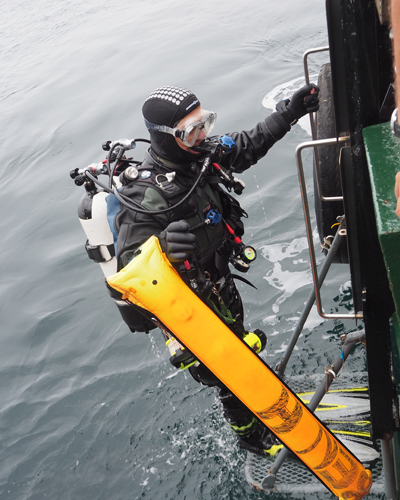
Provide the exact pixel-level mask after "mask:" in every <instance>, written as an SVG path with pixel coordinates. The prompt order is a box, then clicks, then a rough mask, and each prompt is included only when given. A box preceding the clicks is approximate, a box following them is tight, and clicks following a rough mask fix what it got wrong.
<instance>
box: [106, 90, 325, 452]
mask: <svg viewBox="0 0 400 500" xmlns="http://www.w3.org/2000/svg"><path fill="white" fill-rule="evenodd" d="M318 94H319V89H318V87H317V86H316V85H314V84H308V85H305V86H304V87H302V88H301V89H300V90H298V91H297V92H295V93H294V95H293V96H292V98H291V99H290V100H289V99H286V100H284V101H281V102H280V103H278V105H277V107H276V109H277V111H276V112H274V113H272V114H271V115H270V116H268V117H267V118H266V119H265V120H263V121H261V122H260V123H258V124H257V125H256V126H255V127H254V128H253V129H251V130H249V131H243V132H233V133H229V134H226V135H224V136H222V137H218V136H210V134H211V131H212V129H213V127H214V124H215V121H216V113H214V112H212V111H207V110H205V109H203V108H202V106H201V104H200V101H199V99H198V98H197V97H196V95H195V94H194V93H193V92H191V91H189V90H187V89H185V88H178V87H161V88H158V89H156V90H154V91H153V92H152V93H151V94H150V95H149V96H148V98H147V99H146V101H145V103H144V104H143V108H142V112H143V117H144V121H145V125H146V127H147V129H148V130H149V133H150V148H149V149H148V151H147V152H146V154H145V158H144V160H143V162H142V163H140V164H139V165H137V166H136V167H134V168H133V169H132V168H131V169H126V170H125V172H123V173H122V174H121V176H120V179H121V182H122V187H121V188H120V189H119V190H118V191H119V193H120V194H121V196H122V195H123V197H124V199H125V200H127V199H129V200H131V201H132V203H134V206H136V207H141V209H139V210H134V209H131V207H130V206H128V205H127V204H122V203H118V202H116V200H114V202H109V201H107V204H108V219H109V221H110V220H111V221H112V224H111V225H112V226H113V227H112V230H113V232H114V234H115V237H116V238H117V244H116V254H117V259H118V270H121V269H122V268H123V267H125V266H126V265H127V264H128V263H129V262H130V260H131V259H132V258H134V256H135V252H137V251H138V248H139V247H140V246H141V245H142V244H143V243H144V242H145V241H146V240H147V239H148V238H150V237H151V236H152V235H155V236H157V237H158V239H159V241H160V244H161V248H162V250H163V252H164V253H165V254H166V256H167V258H168V260H169V261H170V262H171V263H172V265H173V266H174V268H175V269H176V270H177V271H178V272H179V274H180V275H181V277H182V279H183V280H184V281H185V282H186V283H188V284H189V283H190V284H191V285H192V287H193V286H194V283H195V287H196V290H197V294H198V295H199V296H200V298H202V300H203V301H204V302H205V303H206V304H207V305H208V306H209V307H210V308H211V309H212V310H213V311H214V312H215V313H216V314H217V315H218V316H219V317H220V319H221V320H222V321H223V322H224V323H225V324H226V325H227V326H228V327H229V328H230V329H231V330H232V331H233V332H234V333H235V335H237V336H239V337H240V338H241V339H243V340H244V341H245V342H246V343H247V344H248V345H249V346H250V347H251V348H252V349H253V350H254V351H255V352H257V353H259V352H260V351H261V350H262V349H264V347H265V344H266V335H265V333H264V332H262V331H261V330H255V331H254V332H249V331H248V330H246V328H245V326H244V313H243V305H242V300H241V297H240V295H239V292H238V290H237V288H236V285H235V281H234V280H235V279H242V281H245V282H247V280H245V279H244V278H242V277H241V276H237V275H235V274H234V273H232V272H231V268H230V267H229V263H231V264H233V265H234V267H236V268H237V269H239V270H242V271H243V270H245V269H243V268H241V266H243V265H244V266H245V267H246V258H245V256H244V255H242V254H240V252H239V250H240V251H242V250H243V244H242V243H241V236H242V235H243V234H244V226H243V221H242V220H241V219H242V218H243V217H246V216H247V214H246V213H245V211H244V210H243V209H242V208H241V206H240V204H239V203H238V201H237V200H236V199H235V198H234V197H233V196H231V195H230V194H229V192H230V191H231V190H232V189H233V190H234V192H235V193H237V194H240V192H241V190H242V189H243V183H242V182H241V181H239V180H238V179H237V178H235V177H234V176H233V173H241V172H243V171H245V170H246V169H248V168H249V167H251V166H252V165H254V164H256V163H257V161H258V160H260V159H261V158H262V157H263V156H265V155H266V153H267V152H268V150H269V149H270V148H271V147H272V146H273V145H274V144H275V143H276V142H277V141H278V140H280V139H282V138H283V137H284V135H285V134H286V133H287V132H288V131H289V130H290V129H291V126H292V125H293V124H295V123H296V122H297V120H298V119H299V118H301V117H302V116H304V115H306V114H307V113H312V112H315V111H317V110H318V108H319V99H318ZM207 155H209V156H211V157H212V159H211V161H212V162H214V163H213V164H216V165H218V166H219V168H221V169H223V172H224V176H221V175H217V173H216V172H213V171H211V170H208V171H207V172H206V173H205V174H203V175H202V174H201V167H202V165H203V161H204V158H205V156H207ZM122 161H123V160H122ZM228 191H229V192H228ZM250 248H251V247H250ZM238 249H239V250H238ZM238 255H239V257H240V258H238ZM247 283H249V282H247ZM118 307H119V310H120V312H121V315H122V317H123V319H124V321H125V322H126V323H127V325H128V326H129V328H130V329H131V330H132V331H146V332H148V331H149V330H150V329H152V328H155V324H154V322H153V321H152V320H151V314H148V312H147V311H145V310H143V309H141V308H139V307H137V306H134V305H133V304H131V305H126V304H122V305H121V304H120V305H119V306H118ZM158 326H160V325H158ZM161 328H162V325H161ZM199 331H200V326H199ZM172 340H173V339H169V341H168V342H167V345H168V343H171V341H172ZM178 346H179V347H178V348H176V347H175V348H174V349H173V350H172V351H171V350H170V352H171V354H172V355H171V358H170V361H171V362H172V363H173V364H174V365H175V366H176V367H178V368H182V369H186V368H187V369H188V371H189V372H190V374H191V375H192V377H193V378H194V379H195V380H196V381H197V382H199V383H201V384H204V385H207V386H210V387H215V388H216V390H217V395H218V397H219V400H220V401H221V403H222V407H223V413H224V417H225V419H226V420H227V422H228V424H229V425H230V426H231V428H232V429H233V430H234V431H235V433H236V435H237V437H238V444H239V446H240V447H242V448H244V449H247V450H250V451H252V452H254V453H258V454H261V455H263V454H266V453H271V450H273V449H274V447H276V446H277V445H278V444H279V442H278V441H277V440H276V438H275V436H273V435H272V433H270V432H269V431H268V430H267V429H266V427H265V426H264V425H262V424H261V423H260V422H259V420H258V419H257V418H255V416H254V415H253V413H252V412H251V411H250V410H248V409H247V407H246V406H245V405H243V404H242V403H241V401H240V400H239V399H238V398H237V397H236V396H235V395H234V394H232V393H231V392H230V391H229V390H228V389H227V387H226V386H224V385H223V384H222V383H221V382H220V381H219V380H218V379H217V378H216V377H215V375H214V374H213V373H212V372H211V371H210V370H209V369H208V368H207V367H205V366H204V365H202V364H201V363H199V362H198V361H197V360H196V359H195V358H194V356H193V355H192V354H191V353H190V351H188V350H187V349H186V348H185V347H184V346H180V345H179V344H178Z"/></svg>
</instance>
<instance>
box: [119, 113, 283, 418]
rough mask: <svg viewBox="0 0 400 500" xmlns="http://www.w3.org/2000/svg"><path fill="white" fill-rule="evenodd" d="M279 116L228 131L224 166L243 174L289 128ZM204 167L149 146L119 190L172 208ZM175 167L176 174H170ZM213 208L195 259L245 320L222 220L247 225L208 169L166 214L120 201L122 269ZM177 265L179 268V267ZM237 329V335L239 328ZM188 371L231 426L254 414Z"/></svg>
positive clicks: (132, 314) (207, 378)
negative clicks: (154, 239)
mask: <svg viewBox="0 0 400 500" xmlns="http://www.w3.org/2000/svg"><path fill="white" fill-rule="evenodd" d="M276 115H277V113H273V114H272V115H271V116H269V117H267V118H266V119H265V120H264V121H262V122H260V123H258V124H257V125H256V126H255V127H254V128H253V129H251V130H250V131H244V132H239V133H238V132H234V133H230V134H227V135H228V136H230V137H232V138H233V140H234V142H235V143H236V147H235V148H233V149H232V151H229V152H228V153H226V154H224V155H223V156H222V158H221V159H220V162H219V163H220V165H221V166H222V167H224V168H226V169H231V171H233V172H237V173H240V172H243V171H245V170H246V169H248V168H249V167H251V166H252V165H254V164H255V163H257V161H258V160H260V159H261V158H262V157H263V156H265V155H266V153H267V152H268V150H269V149H270V148H271V147H272V146H273V145H274V144H275V142H277V141H278V140H279V139H281V138H282V137H283V136H284V135H285V134H286V132H288V131H289V130H290V125H289V124H286V123H283V120H282V119H275V118H276ZM200 168H201V162H198V163H196V162H195V163H192V164H189V165H176V164H173V163H171V162H169V161H167V160H165V159H162V158H159V157H157V156H156V155H155V153H154V152H153V151H152V149H151V148H150V149H149V151H148V152H147V153H146V156H145V159H144V161H143V163H142V164H141V165H140V166H139V167H138V170H139V176H138V177H137V178H136V179H135V180H132V181H130V182H127V183H126V184H125V185H124V186H123V187H122V189H121V193H123V194H124V195H125V196H127V197H129V198H130V199H131V200H133V201H135V202H137V203H139V204H140V205H141V206H142V207H144V208H146V209H148V210H160V209H165V208H168V207H172V206H174V205H175V204H176V203H177V202H179V201H180V200H181V199H182V198H183V197H184V196H185V195H186V194H187V193H188V191H189V190H190V188H191V187H192V186H193V184H194V182H195V180H196V179H197V177H198V174H199V171H200ZM172 172H175V174H174V175H172V176H171V175H169V176H167V174H171V173H172ZM210 210H215V211H216V212H217V213H220V214H222V219H221V221H220V222H219V223H218V224H216V225H215V226H212V225H201V224H200V226H201V227H199V228H198V229H197V230H196V231H195V233H194V234H196V246H197V251H196V253H195V257H196V261H197V262H198V263H199V265H200V267H201V268H202V270H203V271H206V272H207V273H209V276H210V279H211V281H212V282H213V283H216V284H217V287H218V289H219V293H220V296H221V297H222V299H223V301H224V303H225V305H226V306H227V307H228V309H229V310H230V312H231V313H232V316H233V317H234V318H236V319H237V323H238V324H239V325H242V322H243V307H242V302H241V299H240V295H239V293H238V291H237V289H236V286H235V284H234V281H233V279H232V276H231V274H230V271H229V267H228V263H227V261H226V242H227V241H229V240H231V237H230V235H229V233H228V231H227V229H226V226H225V223H224V221H227V222H229V224H230V225H231V226H233V227H234V228H235V229H236V230H237V231H238V232H240V230H241V228H243V225H242V223H241V221H240V217H241V216H242V215H243V213H244V212H243V211H242V210H241V208H240V205H239V204H238V203H237V201H236V200H234V199H233V198H232V197H231V196H230V195H229V194H228V193H227V192H226V190H225V188H224V187H221V186H220V184H218V182H217V181H216V176H215V175H212V174H206V176H205V177H204V178H203V180H202V181H201V182H200V184H199V187H198V188H197V189H196V190H195V191H194V192H193V193H192V195H191V196H190V198H189V199H188V200H187V201H185V202H184V203H183V204H182V205H180V206H179V207H178V208H176V209H173V210H171V211H170V212H168V213H166V214H161V215H148V214H142V213H138V212H135V211H133V210H130V209H128V208H127V207H125V206H123V205H121V206H120V209H119V211H118V212H117V213H116V215H115V217H114V220H113V225H114V230H115V232H116V234H117V235H118V239H117V258H118V270H120V269H121V268H123V267H124V266H125V265H126V264H127V263H128V262H129V261H130V260H131V259H132V257H133V256H134V252H135V250H136V249H137V248H138V247H139V246H140V245H141V244H143V243H144V242H145V241H146V240H147V239H148V238H149V237H150V236H152V235H156V236H158V235H160V233H161V232H162V231H163V230H164V229H165V228H166V227H167V226H168V224H170V223H171V222H173V221H179V220H184V221H186V222H187V223H188V224H189V225H190V227H194V226H196V225H198V224H199V223H201V222H203V221H204V220H205V217H206V216H207V214H208V213H209V211H210ZM228 246H229V245H228ZM224 248H225V250H224ZM228 251H229V250H228ZM175 266H176V267H177V265H175ZM177 269H178V270H179V266H178V267H177ZM120 311H121V314H122V316H123V318H124V320H125V321H126V323H127V324H128V326H129V327H130V328H131V330H133V331H135V330H138V331H147V330H148V329H151V328H152V327H154V325H152V324H151V323H150V321H149V320H148V319H145V318H144V317H143V316H141V315H140V313H139V314H138V313H137V311H135V310H134V309H132V308H126V307H122V308H121V307H120ZM228 326H229V325H228ZM199 329H200V326H199ZM239 330H240V328H239ZM235 333H236V334H237V335H239V334H240V333H241V332H240V331H235ZM242 333H244V331H243V332H242ZM199 334H201V332H200V330H199ZM189 371H190V373H191V374H192V376H193V378H195V380H197V381H198V382H201V383H203V384H205V385H209V386H216V387H217V388H218V394H219V398H220V400H221V402H222V404H223V408H224V415H225V418H226V419H227V420H228V422H229V423H230V424H231V425H232V427H233V428H237V427H246V425H248V424H249V422H250V421H252V420H253V419H254V418H253V415H252V413H251V412H250V411H249V410H248V409H247V408H246V407H245V406H244V405H243V404H242V403H241V402H240V401H239V400H238V399H237V398H236V397H235V396H234V395H233V394H232V393H231V392H230V391H229V390H228V389H227V388H226V387H225V386H224V385H223V384H221V383H220V382H219V381H218V379H216V377H215V376H214V375H213V374H212V373H211V372H210V371H209V370H208V369H207V368H206V367H205V366H203V365H201V364H200V365H199V366H192V367H190V368H189Z"/></svg>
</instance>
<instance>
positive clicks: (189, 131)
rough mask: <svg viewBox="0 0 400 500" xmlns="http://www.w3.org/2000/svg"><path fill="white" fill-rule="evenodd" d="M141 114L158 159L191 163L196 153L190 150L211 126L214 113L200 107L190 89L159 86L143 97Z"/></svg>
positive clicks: (213, 121) (196, 155)
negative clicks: (145, 97)
mask: <svg viewBox="0 0 400 500" xmlns="http://www.w3.org/2000/svg"><path fill="white" fill-rule="evenodd" d="M142 112H143V117H144V120H145V124H146V127H147V128H148V129H149V132H150V138H151V147H152V149H153V150H154V152H155V153H156V154H157V155H158V156H160V157H161V158H165V159H167V160H169V161H172V162H174V163H183V164H186V163H191V162H193V161H195V160H196V159H197V158H198V156H199V153H198V152H196V151H194V150H193V149H191V148H192V147H194V146H196V145H198V144H199V142H201V141H202V140H203V139H204V138H205V137H206V136H207V134H208V133H209V132H211V129H212V127H213V126H214V123H215V119H216V114H215V113H210V112H209V111H205V110H203V109H202V108H201V105H200V101H199V99H198V98H197V97H196V96H195V95H194V94H193V92H191V91H190V90H187V89H183V88H178V87H161V88H158V89H156V90H154V91H153V92H152V93H151V94H150V95H149V97H148V98H147V99H146V101H145V103H144V105H143V108H142Z"/></svg>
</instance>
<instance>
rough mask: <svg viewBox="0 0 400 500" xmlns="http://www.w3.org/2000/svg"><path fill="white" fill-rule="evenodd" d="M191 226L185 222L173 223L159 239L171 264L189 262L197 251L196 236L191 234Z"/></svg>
mask: <svg viewBox="0 0 400 500" xmlns="http://www.w3.org/2000/svg"><path fill="white" fill-rule="evenodd" d="M189 229H190V226H189V224H188V223H187V222H185V221H184V220H180V221H176V222H171V223H170V224H169V225H168V226H167V227H166V229H165V230H164V231H162V232H161V233H160V235H159V237H158V239H159V241H160V245H161V248H162V251H163V252H164V253H165V254H166V255H167V257H168V260H169V261H170V262H182V261H184V260H187V258H188V254H191V253H194V252H195V251H196V236H195V235H194V234H192V233H189Z"/></svg>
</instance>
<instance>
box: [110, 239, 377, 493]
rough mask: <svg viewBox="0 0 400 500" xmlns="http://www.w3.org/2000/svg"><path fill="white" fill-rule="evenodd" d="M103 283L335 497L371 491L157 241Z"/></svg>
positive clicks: (347, 455) (353, 461) (366, 475)
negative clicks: (142, 312)
mask: <svg viewBox="0 0 400 500" xmlns="http://www.w3.org/2000/svg"><path fill="white" fill-rule="evenodd" d="M107 281H108V283H109V285H110V286H111V287H112V288H114V289H115V290H117V291H118V292H120V293H122V294H123V297H122V298H123V299H124V300H129V301H130V302H132V303H133V304H136V305H139V306H140V307H142V308H144V309H147V310H148V311H150V312H152V313H153V314H154V315H155V316H156V317H157V318H158V319H159V320H160V321H161V322H162V323H163V324H164V325H165V326H166V327H167V328H168V329H169V330H170V331H171V332H172V333H173V334H174V336H176V338H177V339H178V340H179V341H180V342H182V343H183V344H184V345H185V346H186V347H187V348H188V349H189V350H190V351H191V352H192V353H193V354H194V355H195V356H196V358H197V359H198V360H199V361H201V362H202V363H204V365H206V366H207V367H208V368H209V369H210V370H211V371H212V372H213V373H214V374H215V375H216V376H217V377H218V378H219V380H221V382H223V383H224V384H225V385H226V386H227V387H228V388H229V390H230V391H232V392H233V393H234V394H235V395H236V396H237V397H238V398H239V399H240V400H241V401H242V402H243V403H244V404H245V405H246V406H247V407H248V408H249V409H250V410H251V411H252V412H253V413H254V414H255V415H256V416H257V417H258V418H259V419H260V420H261V421H262V422H263V423H264V424H265V425H266V426H267V427H268V428H269V429H271V430H272V432H273V433H274V434H275V435H276V436H277V437H278V438H279V440H280V441H282V442H283V443H284V444H285V445H286V446H287V447H288V448H290V450H292V452H294V453H295V454H296V455H297V456H298V457H299V459H300V460H301V461H302V462H303V463H304V464H305V465H306V466H307V467H308V468H309V469H310V470H311V471H312V472H313V473H314V474H315V475H316V476H317V477H318V478H319V479H320V480H321V481H322V482H323V483H324V484H325V485H326V486H327V487H328V488H329V489H330V490H331V491H332V492H333V493H334V494H335V495H337V496H338V497H339V498H341V499H346V500H358V499H360V498H362V497H363V496H364V495H366V494H367V493H368V492H369V490H370V488H371V485H372V474H371V471H369V470H367V469H365V468H364V467H363V465H362V464H361V463H360V462H359V461H358V459H357V458H356V457H355V456H354V455H353V454H352V453H351V452H350V451H349V450H348V449H347V448H346V447H345V446H344V445H343V444H342V443H341V442H340V441H339V440H338V439H337V438H336V437H335V436H334V435H333V434H332V433H331V432H330V431H329V430H328V429H327V428H326V427H325V425H324V424H323V423H322V422H320V420H319V419H318V418H317V417H316V416H315V415H314V414H313V413H312V412H311V411H310V410H309V409H308V408H307V407H306V406H305V404H304V403H302V401H301V400H300V399H299V398H298V397H297V396H296V395H295V394H294V393H293V392H292V391H291V390H290V389H289V388H288V387H287V386H286V385H285V384H284V383H283V382H282V381H281V380H280V379H279V378H278V377H277V376H276V375H275V373H274V372H273V371H272V370H271V369H270V368H269V367H268V365H267V364H266V363H265V362H264V361H263V360H262V359H261V358H259V357H258V356H257V354H255V353H254V352H253V351H252V350H251V349H250V348H249V347H248V346H247V345H246V344H245V343H244V342H243V341H242V340H240V339H239V338H238V337H237V336H236V335H235V334H234V333H233V332H232V331H231V330H230V329H229V328H228V327H227V326H226V325H225V324H224V323H223V322H222V321H221V320H220V319H219V318H218V317H217V315H216V314H214V313H213V312H212V311H211V309H209V308H208V307H207V306H206V305H205V304H204V303H203V302H202V301H201V300H200V298H199V297H197V295H196V294H195V293H194V292H193V291H192V290H191V289H190V288H189V287H188V286H187V285H186V284H185V283H184V281H183V280H182V279H181V277H180V276H179V274H178V273H177V272H176V270H175V269H174V268H173V267H172V265H171V263H170V262H169V261H168V259H167V257H166V256H165V254H164V253H163V252H162V251H161V248H160V245H159V242H158V239H157V238H156V237H155V236H152V237H151V238H149V240H147V241H146V242H145V243H144V244H143V246H142V247H141V253H140V254H139V255H137V256H136V257H135V258H134V259H133V260H132V261H131V262H130V263H129V264H128V265H127V266H126V267H124V268H123V269H122V270H121V271H120V272H119V273H117V274H114V275H112V276H109V277H108V278H107Z"/></svg>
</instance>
